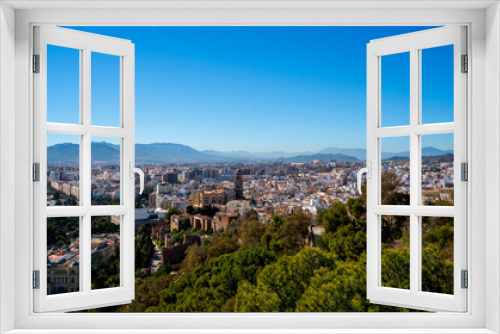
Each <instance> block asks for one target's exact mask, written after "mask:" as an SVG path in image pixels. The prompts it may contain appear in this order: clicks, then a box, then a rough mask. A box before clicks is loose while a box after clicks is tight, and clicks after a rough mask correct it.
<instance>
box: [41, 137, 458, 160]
mask: <svg viewBox="0 0 500 334" xmlns="http://www.w3.org/2000/svg"><path fill="white" fill-rule="evenodd" d="M91 152H92V162H118V161H119V160H120V147H119V145H115V144H110V143H106V142H92V147H91ZM445 154H453V151H451V150H448V151H443V150H440V149H437V148H435V147H424V148H423V149H422V155H423V156H428V157H431V156H440V155H445ZM409 156H410V152H408V151H406V152H382V159H389V158H392V157H398V158H405V157H406V158H407V157H409ZM78 159H79V145H78V144H71V143H63V144H56V145H52V146H49V147H47V160H48V161H49V162H51V163H76V162H77V161H78ZM135 159H136V161H137V162H151V163H229V162H250V161H254V162H311V161H313V160H323V161H330V160H337V161H364V160H366V150H365V149H348V148H347V149H346V148H337V147H328V148H325V149H323V150H321V151H318V152H311V151H306V152H283V151H273V152H247V151H231V152H222V151H211V150H206V151H198V150H196V149H194V148H192V147H190V146H187V145H182V144H173V143H155V144H136V145H135Z"/></svg>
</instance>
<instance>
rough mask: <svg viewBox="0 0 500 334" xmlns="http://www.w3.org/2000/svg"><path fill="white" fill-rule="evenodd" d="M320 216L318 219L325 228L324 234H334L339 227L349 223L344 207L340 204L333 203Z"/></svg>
mask: <svg viewBox="0 0 500 334" xmlns="http://www.w3.org/2000/svg"><path fill="white" fill-rule="evenodd" d="M320 215H321V216H320V217H318V219H319V220H320V221H321V225H323V227H324V228H325V232H335V230H337V228H338V227H339V226H342V225H347V224H349V223H350V222H351V220H350V219H349V215H348V214H347V209H346V207H345V206H344V205H343V204H342V203H340V202H335V203H333V204H332V206H331V207H330V208H328V210H326V211H324V212H322V213H321V214H320Z"/></svg>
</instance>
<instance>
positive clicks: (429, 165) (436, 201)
mask: <svg viewBox="0 0 500 334" xmlns="http://www.w3.org/2000/svg"><path fill="white" fill-rule="evenodd" d="M453 139H454V135H453V134H452V133H447V134H437V135H424V136H422V138H421V142H422V153H421V154H422V205H440V206H453V201H454V169H455V168H454V154H453V143H454V141H453Z"/></svg>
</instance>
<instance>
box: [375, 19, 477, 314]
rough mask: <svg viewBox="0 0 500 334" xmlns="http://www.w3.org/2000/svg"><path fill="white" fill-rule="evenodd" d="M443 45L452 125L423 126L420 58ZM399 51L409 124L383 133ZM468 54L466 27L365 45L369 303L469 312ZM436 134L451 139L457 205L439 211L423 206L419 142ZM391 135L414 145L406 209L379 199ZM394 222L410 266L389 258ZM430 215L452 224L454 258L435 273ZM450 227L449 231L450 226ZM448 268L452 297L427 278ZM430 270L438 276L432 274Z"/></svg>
mask: <svg viewBox="0 0 500 334" xmlns="http://www.w3.org/2000/svg"><path fill="white" fill-rule="evenodd" d="M442 46H448V47H451V48H452V51H451V53H450V54H451V55H452V56H450V62H451V63H452V66H453V70H452V71H453V88H452V89H453V98H452V99H453V114H454V120H453V122H449V123H434V124H430V123H426V124H424V123H423V122H422V89H423V85H424V84H425V81H423V80H422V54H423V52H426V51H425V50H426V49H431V48H438V47H442ZM400 53H409V72H410V73H409V80H410V82H409V87H410V97H409V104H410V106H409V112H410V115H409V116H410V118H409V119H410V122H409V125H403V126H394V127H383V126H382V116H383V113H384V110H383V108H382V106H383V104H382V102H383V101H382V97H381V96H382V95H383V89H384V87H382V75H383V73H384V72H383V71H384V68H383V66H382V58H383V57H384V56H388V55H395V54H400ZM466 55H467V45H466V27H458V26H454V27H443V28H436V29H429V30H425V31H421V32H416V33H410V34H405V35H399V36H394V37H389V38H383V39H379V40H373V41H371V42H370V43H369V44H368V46H367V161H368V162H370V163H371V168H372V171H371V177H370V178H368V180H367V182H368V183H367V234H368V240H367V298H368V299H369V300H370V302H371V303H376V304H383V305H389V306H399V307H407V308H411V309H420V310H429V311H459V312H463V311H466V305H467V304H466V298H467V289H466V288H465V287H464V286H463V284H464V283H465V281H463V278H465V277H464V276H465V275H466V274H467V273H466V270H467V256H466V255H467V182H466V181H465V180H462V179H461V164H463V163H467V139H466V133H467V131H466V130H467V118H466V110H467V74H466V72H467V71H468V70H470V69H469V68H467V67H468V65H467V62H466V61H467V56H466ZM386 59H387V58H386ZM403 109H404V108H403ZM401 112H407V111H405V110H401ZM435 134H453V135H454V144H453V145H454V152H453V155H454V159H453V168H454V170H453V172H452V175H453V177H454V206H439V203H437V204H438V205H434V206H429V205H423V199H422V196H423V195H422V191H421V188H422V172H421V171H422V156H423V154H422V153H421V152H422V137H423V136H425V135H435ZM389 137H392V138H393V137H405V138H404V139H405V140H407V141H408V142H409V143H410V154H409V155H410V157H409V172H410V177H409V185H410V191H409V193H410V199H409V203H404V205H384V203H383V202H382V199H381V198H382V173H383V170H382V164H383V163H384V161H383V160H382V151H383V150H384V149H383V148H382V147H381V142H382V140H383V139H384V138H389ZM464 168H465V167H464ZM386 204H387V203H386ZM395 216H404V217H405V219H407V220H406V221H407V224H406V229H407V230H406V231H405V232H406V233H407V235H408V233H409V237H408V238H407V239H408V243H409V246H408V245H407V244H405V245H398V246H397V248H399V253H398V254H403V253H404V251H406V254H409V261H407V262H406V264H405V260H404V259H402V258H401V257H399V258H394V257H393V258H390V257H389V255H388V253H387V251H386V250H385V247H386V246H384V242H383V229H384V226H386V225H384V224H386V223H385V222H386V221H387V220H384V219H385V218H384V217H395ZM428 217H437V218H438V219H441V218H443V217H448V218H447V219H453V227H452V242H453V245H452V246H451V249H452V253H453V254H452V258H453V260H452V261H447V262H446V266H445V267H438V266H436V267H432V265H433V263H432V259H429V257H428V255H429V254H430V253H429V252H430V250H429V249H432V248H429V249H426V246H423V242H426V240H427V239H425V240H423V233H424V228H423V223H422V222H423V221H425V220H426V219H427V221H428V219H429V218H428ZM447 228H448V231H449V227H447ZM405 248H406V249H405ZM408 248H409V251H408ZM392 254H395V252H394V253H392ZM436 254H437V255H439V253H436ZM439 256H440V255H439ZM441 260H443V259H441ZM391 261H392V262H391ZM398 261H399V262H398ZM443 261H444V260H443ZM408 262H409V265H408ZM384 266H386V268H384ZM398 266H399V267H403V266H407V267H409V271H408V270H407V272H406V274H407V275H408V277H407V278H408V279H409V284H407V283H406V284H405V283H404V281H405V279H404V278H402V277H401V275H400V274H401V272H398V270H399V269H401V268H398ZM450 266H452V267H450ZM446 268H447V269H449V272H448V273H449V275H450V276H452V277H450V282H449V286H448V288H447V291H438V290H439V289H434V290H433V289H432V288H429V285H430V284H431V283H432V282H429V277H431V278H432V277H434V276H432V275H430V276H429V272H430V271H431V274H435V277H438V276H439V275H443V273H444V272H445V271H444V270H445V269H446ZM450 268H452V269H450ZM433 270H434V271H441V272H440V273H437V272H434V273H432V271H433ZM396 276H397V277H396ZM387 277H389V279H392V278H393V279H394V282H397V283H393V285H390V284H387V282H385V281H384V279H385V280H387ZM441 277H442V276H441ZM398 282H399V283H398ZM434 283H435V282H434ZM437 284H438V285H439V284H440V283H439V282H437ZM443 284H444V283H443ZM443 290H445V289H443Z"/></svg>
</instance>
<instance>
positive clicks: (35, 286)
mask: <svg viewBox="0 0 500 334" xmlns="http://www.w3.org/2000/svg"><path fill="white" fill-rule="evenodd" d="M33 289H40V270H33Z"/></svg>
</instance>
